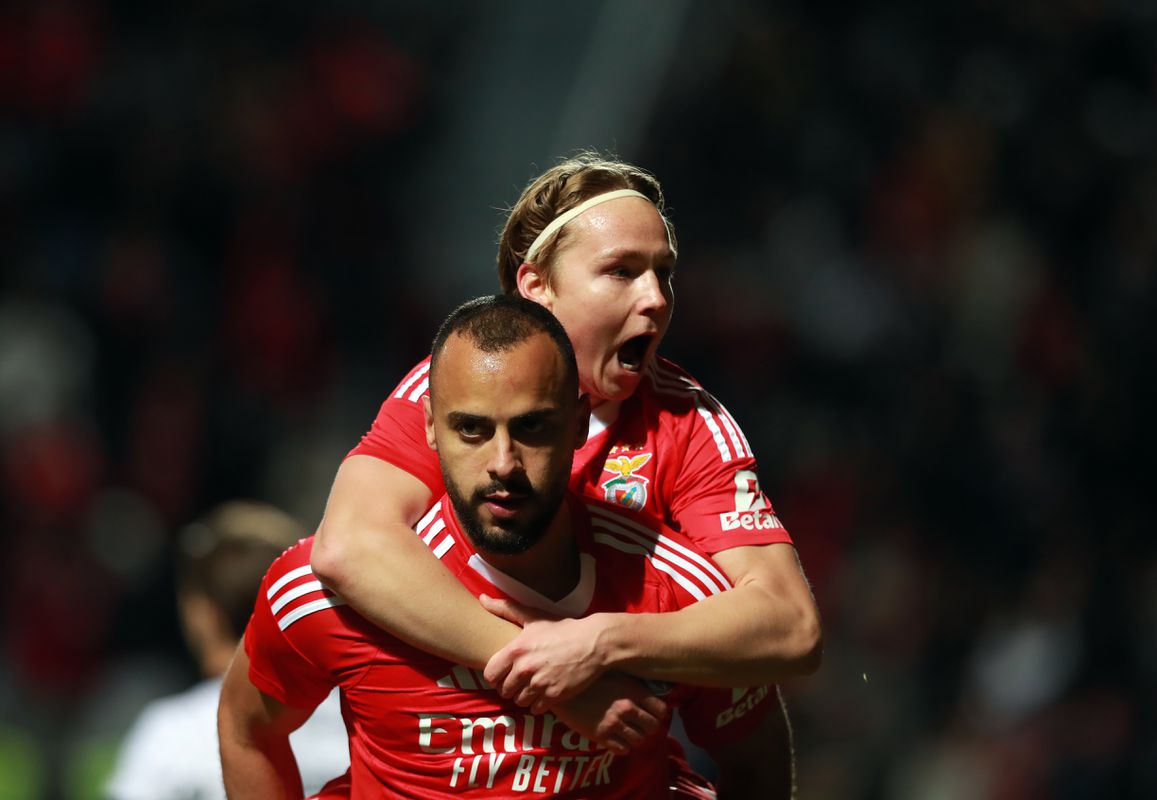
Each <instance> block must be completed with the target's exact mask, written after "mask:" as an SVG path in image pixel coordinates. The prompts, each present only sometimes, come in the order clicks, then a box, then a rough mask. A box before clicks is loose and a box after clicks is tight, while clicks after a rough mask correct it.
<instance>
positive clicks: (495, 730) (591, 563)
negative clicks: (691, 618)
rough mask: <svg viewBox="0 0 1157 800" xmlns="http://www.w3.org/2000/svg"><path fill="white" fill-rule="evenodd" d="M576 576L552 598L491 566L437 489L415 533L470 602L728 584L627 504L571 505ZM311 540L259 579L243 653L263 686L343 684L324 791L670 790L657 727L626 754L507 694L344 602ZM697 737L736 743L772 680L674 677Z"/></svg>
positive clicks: (684, 597)
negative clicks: (752, 684)
mask: <svg viewBox="0 0 1157 800" xmlns="http://www.w3.org/2000/svg"><path fill="white" fill-rule="evenodd" d="M569 503H570V510H571V512H572V516H573V518H574V520H575V525H574V530H575V536H576V541H577V542H578V546H579V552H580V555H579V559H580V578H579V581H578V583H577V585H576V587H575V589H574V590H573V591H572V592H571V593H570V594H569V595H567V596H566V597H565V598H563V599H561V600H559V601H557V602H552V601H550V600H549V599H547V598H545V597H543V596H542V595H540V594H538V593H536V592H535V591H533V590H532V589H530V588H529V587H527V586H525V585H524V584H521V583H519V582H518V581H516V580H514V579H513V578H511V577H509V576H508V575H506V574H504V573H501V572H498V571H497V570H495V569H494V568H493V567H491V566H489V565H488V564H487V563H486V562H485V561H484V560H483V559H482V557H481V556H480V555H479V554H478V553H477V551H476V550H475V548H474V546H473V544H472V543H471V541H470V539H469V537H468V536H466V535H465V534H464V533H463V532H462V530H461V529H460V527H459V525H458V523H457V520H456V519H455V517H454V514H453V513H452V511H451V510H450V508H451V507H450V501H449V499H448V498H445V497H444V498H443V499H442V500H441V501H440V502H439V503H437V504H436V505H435V506H434V507H433V508H431V509H430V511H429V513H427V514H426V516H425V517H424V518H423V519H422V521H421V522H420V523H419V525H418V526H417V529H416V532H417V534H418V535H419V536H421V537H422V539H423V541H425V542H426V544H427V545H429V547H430V548H431V549H432V550H433V551H434V553H435V555H437V556H438V558H440V559H441V560H442V563H443V564H445V565H446V567H447V568H448V569H449V570H450V571H451V572H452V573H453V574H454V575H455V576H456V577H457V578H458V579H459V580H460V581H461V582H462V583H463V584H464V585H465V586H466V588H468V589H469V590H470V591H471V592H472V593H473V594H475V595H476V596H477V595H478V594H480V593H482V592H486V593H487V594H490V595H492V596H497V597H503V596H504V597H508V598H510V599H513V600H516V601H518V602H521V603H524V604H527V605H531V606H535V607H537V608H542V609H545V610H548V611H550V612H552V613H555V614H558V615H560V616H571V617H577V616H585V615H587V614H591V613H596V612H615V611H628V612H664V611H674V610H677V609H679V608H682V607H684V606H686V605H689V604H690V603H693V602H696V601H697V600H699V599H702V598H704V597H707V596H710V595H712V594H716V593H718V592H721V591H724V590H725V589H726V588H727V587H728V582H727V579H726V578H725V577H724V575H723V573H722V572H720V571H719V569H718V568H717V567H715V566H714V565H713V564H712V563H711V561H710V560H709V559H708V558H706V557H705V556H703V555H702V554H700V553H699V552H698V551H697V550H696V549H695V548H694V546H693V545H691V543H690V542H689V541H688V540H686V539H685V538H684V537H682V536H680V535H679V534H678V533H676V532H674V531H671V530H669V529H663V528H662V527H660V526H656V525H654V524H652V523H649V522H647V521H645V520H644V519H643V518H642V517H640V516H638V515H633V514H631V513H630V512H627V511H624V510H623V509H620V508H616V507H614V506H611V505H609V504H605V503H595V502H592V501H588V500H583V499H580V498H577V497H573V496H572V497H571V498H570V499H569ZM312 549H313V540H312V538H310V539H303V540H302V541H301V542H299V543H298V544H297V545H295V546H293V547H291V548H290V549H289V550H287V551H286V552H285V553H284V554H283V555H282V556H281V557H280V558H278V559H277V561H275V562H274V563H273V566H272V567H270V569H269V572H268V573H267V574H266V576H265V580H264V581H263V582H262V586H261V591H260V593H259V594H258V599H257V603H256V606H255V609H254V613H253V617H252V619H251V620H250V622H249V627H248V629H247V630H246V633H245V650H246V652H247V653H248V655H249V659H250V671H249V676H250V679H251V680H252V682H253V684H254V685H255V686H257V687H258V688H259V689H261V690H262V691H263V692H265V693H266V694H268V695H271V696H272V697H274V698H276V699H277V700H278V701H280V702H282V703H284V704H286V705H289V706H294V707H301V708H311V707H313V706H314V705H315V704H317V703H319V702H320V701H321V700H322V699H323V698H324V697H325V696H326V694H328V692H329V691H330V690H331V689H332V688H333V687H334V686H340V687H341V690H342V710H343V715H344V716H345V719H346V727H347V729H348V731H349V738H350V772H349V773H348V774H347V776H344V777H343V778H342V779H339V780H337V781H335V782H333V783H331V784H330V785H329V786H328V787H327V788H326V789H325V790H323V792H322V796H323V797H327V798H329V797H352V798H371V797H372V798H381V797H389V798H394V797H406V798H437V797H458V796H463V797H486V798H515V797H519V796H521V795H524V794H527V793H531V794H542V793H547V794H550V795H552V796H558V797H570V798H579V797H582V798H632V800H634V799H635V798H652V797H656V798H657V797H670V796H673V795H672V790H671V788H670V786H671V783H672V781H673V780H675V779H676V778H677V775H675V771H674V767H673V766H672V764H671V762H670V761H669V760H668V757H667V756H668V752H669V751H668V747H669V745H668V742H667V741H665V740H664V737H653V738H652V739H651V740H650V742H648V743H647V744H646V745H644V746H642V747H639V748H636V749H634V750H632V751H631V752H630V753H629V754H627V755H623V756H617V755H614V754H613V753H611V752H609V751H607V750H604V749H601V748H599V747H597V746H596V745H593V744H592V743H591V742H590V741H589V740H587V739H586V738H584V737H582V736H579V735H578V734H577V733H575V732H574V731H572V730H570V729H569V728H567V727H566V726H565V725H564V724H563V723H562V722H560V721H559V720H558V719H557V718H555V717H554V715H552V714H542V715H535V714H530V713H529V712H528V710H527V709H524V708H521V707H519V706H517V705H515V704H514V703H513V702H511V701H508V700H504V699H503V698H502V697H501V696H499V694H498V693H497V692H496V691H494V689H493V687H491V686H490V685H489V684H488V683H487V682H486V680H485V679H484V677H483V676H482V673H481V672H480V671H477V670H472V669H467V668H466V667H463V666H460V665H457V664H454V663H453V662H450V661H447V660H445V659H442V658H439V657H437V656H432V655H429V654H428V653H425V652H423V651H421V650H418V649H416V648H414V647H411V646H410V645H407V644H405V643H404V642H402V641H401V640H399V639H396V638H394V637H393V636H391V635H390V634H387V633H385V632H384V631H382V630H380V629H379V628H377V627H375V626H374V625H373V624H372V623H370V622H369V621H367V620H366V619H364V618H363V617H361V616H360V615H358V614H357V613H356V612H355V611H354V610H353V609H351V608H349V607H346V606H345V603H344V601H343V600H342V599H341V598H340V597H338V596H336V595H335V594H333V593H332V592H331V591H329V590H328V589H326V588H325V587H323V586H322V585H321V584H320V583H319V582H318V580H317V579H316V578H315V577H314V575H313V573H312V571H311V569H310V553H311V551H312ZM669 688H670V693H669V694H668V695H667V696H666V697H665V699H666V700H667V701H668V702H669V703H671V704H672V705H674V706H676V707H678V708H680V710H681V714H682V716H683V720H684V726H685V727H686V728H687V731H688V734H689V736H690V737H691V739H692V740H693V741H696V742H699V743H703V744H711V745H713V746H717V745H726V744H728V743H730V742H732V741H736V740H737V739H739V738H740V737H742V736H745V735H747V734H748V733H750V732H751V730H752V729H753V728H754V727H755V726H756V725H757V724H758V723H759V721H760V720H761V719H762V717H763V715H764V714H765V713H766V712H767V709H768V708H769V707H770V706H771V705H772V704H771V703H769V702H767V701H766V698H767V697H768V696H769V694H770V693H769V690H768V689H767V688H766V687H761V688H757V689H741V690H732V689H726V690H720V689H699V688H695V687H685V686H675V687H669Z"/></svg>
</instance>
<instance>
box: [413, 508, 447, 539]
mask: <svg viewBox="0 0 1157 800" xmlns="http://www.w3.org/2000/svg"><path fill="white" fill-rule="evenodd" d="M441 511H442V501H441V500H439V501H438V502H437V503H435V504H434V505H433V506H431V507H430V510H429V511H427V512H426V516H424V517H422V518H421V519H420V520H418V524H417V525H415V526H414V533H416V534H418V535H419V536H421V535H422V531H424V530H426V526H427V525H429V524H430V523H431V522H432V521H433V520H434V518H435V517H437V516H438V514H439V513H441Z"/></svg>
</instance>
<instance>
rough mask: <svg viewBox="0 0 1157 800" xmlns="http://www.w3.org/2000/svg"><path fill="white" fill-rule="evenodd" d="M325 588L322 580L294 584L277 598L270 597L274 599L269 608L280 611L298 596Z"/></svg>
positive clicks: (275, 611)
mask: <svg viewBox="0 0 1157 800" xmlns="http://www.w3.org/2000/svg"><path fill="white" fill-rule="evenodd" d="M324 588H325V587H323V586H322V585H321V581H316V580H314V581H306V582H305V583H301V584H298V585H297V586H294V587H293V588H292V589H290V590H289V591H287V592H285V593H284V594H283V595H281V596H280V597H278V598H277V599H276V600H273V598H272V597H270V598H269V599H270V600H271V601H272V603H271V604H270V606H269V610H270V611H272V612H273V613H274V614H276V613H277V612H278V611H280V610H281V609H283V608H285V607H286V606H287V605H289V604H290V603H292V602H293V601H294V600H296V599H297V598H299V597H303V596H305V595H307V594H311V593H313V592H320V591H322V590H323V589H324Z"/></svg>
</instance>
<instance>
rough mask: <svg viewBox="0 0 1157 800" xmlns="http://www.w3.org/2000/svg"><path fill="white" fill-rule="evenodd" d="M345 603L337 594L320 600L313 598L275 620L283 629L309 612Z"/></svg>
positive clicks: (306, 615)
mask: <svg viewBox="0 0 1157 800" xmlns="http://www.w3.org/2000/svg"><path fill="white" fill-rule="evenodd" d="M345 604H346V603H345V600H342V599H341V598H340V597H337V596H334V597H323V598H321V599H320V600H313V601H311V602H309V603H303V604H302V605H300V606H298V607H297V608H295V609H293V610H292V611H290V612H289V613H288V614H286V615H285V616H283V617H281V618H279V619H278V620H277V627H279V628H281V630H285V629H286V628H288V627H289V626H290V625H292V624H293V623H295V622H297V621H298V620H299V619H301V618H302V617H308V616H309V615H310V614H314V613H317V612H318V611H325V610H326V609H327V608H334V607H336V606H344V605H345Z"/></svg>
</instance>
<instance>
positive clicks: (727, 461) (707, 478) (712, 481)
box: [669, 386, 792, 554]
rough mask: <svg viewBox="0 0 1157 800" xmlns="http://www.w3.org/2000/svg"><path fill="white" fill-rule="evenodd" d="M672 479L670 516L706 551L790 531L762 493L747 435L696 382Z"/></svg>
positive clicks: (772, 539)
mask: <svg viewBox="0 0 1157 800" xmlns="http://www.w3.org/2000/svg"><path fill="white" fill-rule="evenodd" d="M690 400H691V402H693V404H694V406H695V408H694V413H693V414H692V415H690V418H689V423H688V424H689V430H688V431H687V432H686V434H687V435H686V441H687V447H686V450H685V452H684V456H683V459H682V461H681V463H680V467H679V474H678V477H677V478H676V484H675V490H674V492H673V494H672V497H673V500H672V503H671V508H670V512H669V513H670V515H671V519H672V521H673V522H674V523H675V524H676V526H677V527H678V528H679V530H681V531H682V532H683V533H684V534H686V535H687V536H688V537H689V538H691V539H692V540H693V541H694V542H695V543H696V544H697V545H699V546H700V547H701V548H703V550H705V551H706V552H707V553H710V554H714V553H718V552H720V551H722V550H729V549H731V548H732V547H740V546H743V545H760V544H774V543H778V542H786V543H788V544H791V541H792V540H791V536H790V535H789V534H788V532H787V529H786V528H784V526H783V524H782V523H781V522H780V520H779V517H778V516H776V513H775V509H774V508H772V505H771V501H769V500H768V499H767V495H765V494H764V493H763V490H762V488H761V487H760V485H759V477H758V474H757V473H756V463H755V457H754V455H753V454H752V452H751V446H750V445H749V444H748V442H747V437H745V436H744V435H743V431H742V430H741V429H740V427H739V423H737V422H736V421H735V420H734V418H732V416H731V414H729V413H728V411H727V409H725V408H724V407H723V406H722V404H720V403H719V401H718V400H716V399H715V398H714V397H712V396H711V395H710V394H709V393H708V392H706V391H704V390H703V389H702V388H699V387H698V386H696V387H695V391H694V392H693V393H692V394H691V396H690Z"/></svg>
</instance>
